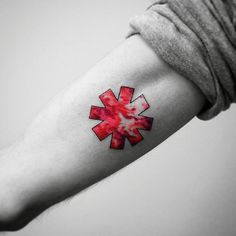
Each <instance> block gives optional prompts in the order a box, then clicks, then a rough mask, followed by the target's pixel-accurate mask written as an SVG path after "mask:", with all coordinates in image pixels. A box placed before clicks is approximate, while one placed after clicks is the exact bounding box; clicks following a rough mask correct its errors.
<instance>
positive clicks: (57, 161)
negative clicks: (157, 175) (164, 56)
mask: <svg viewBox="0 0 236 236" xmlns="http://www.w3.org/2000/svg"><path fill="white" fill-rule="evenodd" d="M122 86H127V87H130V88H134V89H135V90H134V95H133V98H137V97H138V96H140V95H141V94H143V95H144V96H145V98H146V100H147V102H148V104H149V106H150V107H149V108H148V109H147V110H145V111H144V113H143V115H144V116H148V117H151V118H153V121H152V126H151V129H150V130H142V131H140V133H141V134H142V136H143V140H142V141H141V142H138V143H137V144H136V145H134V146H132V145H130V143H129V142H128V140H127V139H126V140H125V146H124V147H123V148H122V149H113V148H110V141H111V137H110V136H109V137H107V138H105V139H104V140H102V141H100V140H99V139H98V137H97V136H96V135H95V133H94V132H93V130H92V128H93V127H94V126H95V125H97V124H98V123H99V122H100V121H98V120H92V119H89V115H90V109H91V106H92V105H96V106H100V107H102V106H103V105H102V103H101V101H100V100H99V95H101V94H102V93H104V92H105V91H106V90H108V89H111V90H112V91H113V92H114V93H115V95H116V96H117V95H118V93H119V90H120V88H121V87H122ZM204 102H205V99H204V96H203V95H202V93H201V92H200V90H199V89H198V88H197V87H196V86H195V85H194V84H193V83H192V82H190V81H189V80H188V79H186V78H184V77H183V76H181V75H180V74H178V73H177V72H176V71H174V70H173V69H172V68H171V67H169V66H168V65H167V64H166V63H165V62H163V61H162V60H161V58H160V57H158V56H157V55H156V54H155V53H154V51H153V50H152V49H151V48H150V47H149V46H148V45H147V43H146V42H144V40H143V39H142V38H141V37H140V36H138V35H136V36H132V37H130V38H129V39H127V40H125V41H124V42H123V43H122V44H121V45H120V46H119V47H117V48H116V49H115V50H113V51H112V52H111V53H110V54H109V55H108V56H106V57H105V58H104V59H103V60H101V61H100V62H99V63H98V64H97V65H95V66H94V67H93V68H92V69H91V70H90V71H89V72H88V73H87V74H85V75H84V76H83V77H82V78H80V79H78V80H75V81H74V82H73V83H72V84H71V85H70V86H69V87H68V88H66V89H64V90H63V91H61V92H60V93H59V94H58V95H57V96H55V97H54V98H53V99H52V100H51V101H50V102H49V104H48V105H47V106H46V107H45V109H44V110H43V111H41V112H40V113H39V115H38V116H37V117H36V118H35V119H34V121H33V122H32V124H31V125H30V127H29V128H28V129H27V130H26V132H25V134H24V136H23V137H22V138H21V139H19V140H17V141H16V142H15V143H14V144H12V145H11V146H10V147H7V148H6V149H4V150H2V151H1V152H0V154H1V157H0V188H1V192H0V230H1V231H12V230H18V229H20V228H22V227H24V226H25V225H26V224H27V223H29V222H30V221H31V220H32V219H34V218H35V217H36V216H37V215H39V214H40V213H41V212H43V211H44V210H46V209H48V208H49V207H50V206H52V205H54V204H56V203H58V202H61V201H63V200H64V199H66V198H68V197H70V196H72V195H74V194H76V193H79V192H80V191H82V190H83V189H85V188H86V187H88V186H90V185H92V184H94V183H96V182H98V181H99V180H101V179H103V178H105V177H107V176H109V175H111V174H112V173H114V172H116V171H118V170H119V169H121V168H123V167H124V166H126V165H128V164H129V163H131V162H133V161H135V160H136V159H138V158H139V157H141V156H142V155H144V154H145V153H146V152H148V151H150V150H151V149H153V148H154V147H156V146H157V145H158V144H160V143H161V142H162V141H163V140H165V139H166V138H167V137H168V136H170V135H171V134H173V133H174V132H175V131H177V130H178V129H179V128H181V127H182V126H183V125H184V124H186V123H187V122H188V121H190V120H191V119H192V118H193V117H194V116H195V115H196V114H198V113H199V111H200V110H201V109H202V107H203V105H204Z"/></svg>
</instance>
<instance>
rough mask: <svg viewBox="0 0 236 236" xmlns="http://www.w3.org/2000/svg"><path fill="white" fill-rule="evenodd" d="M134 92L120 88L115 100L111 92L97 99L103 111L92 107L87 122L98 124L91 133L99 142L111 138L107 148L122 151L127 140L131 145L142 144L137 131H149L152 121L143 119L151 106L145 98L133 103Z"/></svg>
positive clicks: (141, 137)
mask: <svg viewBox="0 0 236 236" xmlns="http://www.w3.org/2000/svg"><path fill="white" fill-rule="evenodd" d="M133 93H134V88H130V87H125V86H122V87H121V88H120V93H119V96H118V99H117V98H116V96H115V95H114V93H113V92H112V90H111V89H109V90H107V91H106V92H104V93H103V94H101V95H100V96H99V98H100V100H101V101H102V103H103V105H104V107H98V106H91V110H90V115H89V118H90V119H94V120H101V122H100V123H99V124H98V125H96V126H94V127H93V128H92V130H93V131H94V133H95V134H96V135H97V137H98V139H99V140H100V141H102V140H104V139H105V138H107V137H108V136H109V135H112V137H111V143H110V148H113V149H123V148H124V145H125V139H126V138H127V139H128V140H129V142H130V144H131V145H135V144H137V143H139V142H140V141H142V140H143V136H142V135H141V134H140V132H139V129H142V130H151V128H152V123H153V118H151V117H147V116H143V115H141V113H143V112H144V111H145V110H147V109H148V108H149V107H150V106H149V104H148V102H147V101H146V99H145V97H144V95H140V96H139V97H137V98H136V99H135V100H133V101H132V96H133Z"/></svg>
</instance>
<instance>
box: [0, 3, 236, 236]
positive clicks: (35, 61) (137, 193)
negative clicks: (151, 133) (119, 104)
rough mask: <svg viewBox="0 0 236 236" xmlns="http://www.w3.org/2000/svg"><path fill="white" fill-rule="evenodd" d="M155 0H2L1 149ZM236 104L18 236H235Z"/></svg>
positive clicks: (51, 212) (192, 126) (121, 37)
mask: <svg viewBox="0 0 236 236" xmlns="http://www.w3.org/2000/svg"><path fill="white" fill-rule="evenodd" d="M147 6H148V1H147V0H135V1H134V0H120V1H117V0H116V1H115V0H109V1H105V0H99V1H91V0H86V1H85V0H81V1H79V0H77V1H73V0H67V1H66V0H60V1H56V0H54V1H53V0H38V1H35V0H28V1H27V0H21V1H17V0H0V109H1V113H0V147H3V146H5V145H7V144H10V143H11V142H13V141H14V140H15V139H16V138H17V137H19V136H20V135H21V134H22V133H23V131H24V129H25V128H26V127H27V125H28V124H29V123H30V121H31V120H32V119H33V117H34V116H35V115H36V114H37V112H38V111H39V110H40V109H41V108H42V107H43V105H44V104H46V103H47V101H48V100H49V99H50V98H51V97H52V96H53V95H55V94H56V93H57V92H58V91H59V90H61V89H62V88H63V87H65V86H66V85H67V84H68V83H70V81H72V80H73V79H74V78H76V77H80V76H82V75H83V74H84V73H85V72H86V71H87V70H88V69H89V68H90V67H91V66H93V65H94V64H95V63H96V62H97V61H99V59H101V58H102V57H103V56H104V55H106V54H107V53H108V52H109V51H110V50H111V49H112V48H114V47H115V46H116V45H117V44H119V43H121V42H122V41H123V40H124V38H125V35H126V33H127V31H128V21H129V18H130V17H131V16H133V15H136V14H139V13H141V12H142V11H143V10H144V9H145V8H146V7H147ZM235 116H236V106H235V105H233V106H232V107H231V109H230V110H228V111H227V112H223V113H221V115H219V116H218V117H216V118H215V119H213V120H211V121H207V122H203V121H200V120H198V119H194V120H192V121H191V122H190V123H189V124H187V125H186V126H185V127H183V128H182V129H181V130H180V131H178V132H177V133H176V134H174V135H173V136H172V137H170V138H169V139H168V140H166V141H165V142H164V143H162V144H161V145H160V146H159V147H158V148H156V149H155V150H153V151H151V152H150V153H148V154H147V155H145V156H144V157H142V158H141V159H140V160H138V161H136V162H135V163H133V164H132V165H130V166H129V167H127V168H125V169H123V170H121V171H120V172H119V173H116V174H115V175H113V176H111V177H110V178H108V179H106V180H105V181H102V182H100V183H99V184H97V185H95V186H92V187H91V188H89V189H87V190H86V191H84V192H82V193H81V194H79V195H78V196H76V197H74V198H73V199H72V200H69V201H67V202H66V203H62V204H60V205H58V206H56V207H54V208H53V209H51V210H49V211H48V212H46V213H44V214H43V215H42V216H40V217H39V218H37V219H36V220H35V221H34V222H33V223H31V224H30V225H28V226H27V227H26V228H24V229H23V230H21V231H19V232H15V233H9V234H8V235H10V236H11V235H13V236H49V235H50V236H51V235H56V236H62V235H70V236H78V235H83V236H120V235H122V236H123V235H125V236H126V235H127V236H133V235H134V236H143V235H148V236H156V235H160V236H173V235H174V236H176V235H179V236H199V235H202V236H235V235H236V181H235V177H236V156H235V153H236V143H235V141H236V125H235Z"/></svg>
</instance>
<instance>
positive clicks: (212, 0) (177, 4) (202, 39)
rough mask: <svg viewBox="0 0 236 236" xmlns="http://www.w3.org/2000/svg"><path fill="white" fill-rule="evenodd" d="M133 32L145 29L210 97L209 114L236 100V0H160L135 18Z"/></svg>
mask: <svg viewBox="0 0 236 236" xmlns="http://www.w3.org/2000/svg"><path fill="white" fill-rule="evenodd" d="M130 27H131V30H130V32H129V34H128V37H129V36H131V35H133V34H137V33H138V34H140V35H141V36H142V37H143V38H144V39H145V40H146V41H147V43H148V44H149V45H150V46H151V47H152V48H153V50H154V51H155V52H156V53H157V54H158V55H159V56H160V57H161V58H162V59H163V60H164V61H165V62H167V63H168V64H169V65H170V66H171V67H172V68H174V69H175V70H176V71H178V72H179V73H180V74H182V75H183V76H185V77H186V78H187V79H189V80H191V81H192V82H193V83H195V84H196V86H198V88H199V89H200V90H201V91H202V93H203V94H204V95H205V97H206V100H207V101H208V102H207V104H206V106H205V107H204V108H203V110H202V111H201V112H200V113H199V114H198V117H199V118H200V119H203V120H208V119H211V118H213V117H214V116H216V115H217V114H219V113H220V112H221V111H223V110H226V109H227V108H229V106H230V104H231V103H233V102H236V1H235V0H157V1H154V2H153V4H152V5H151V6H150V7H149V8H148V9H147V10H146V11H145V12H144V13H143V14H140V15H138V16H135V17H133V18H131V20H130Z"/></svg>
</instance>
